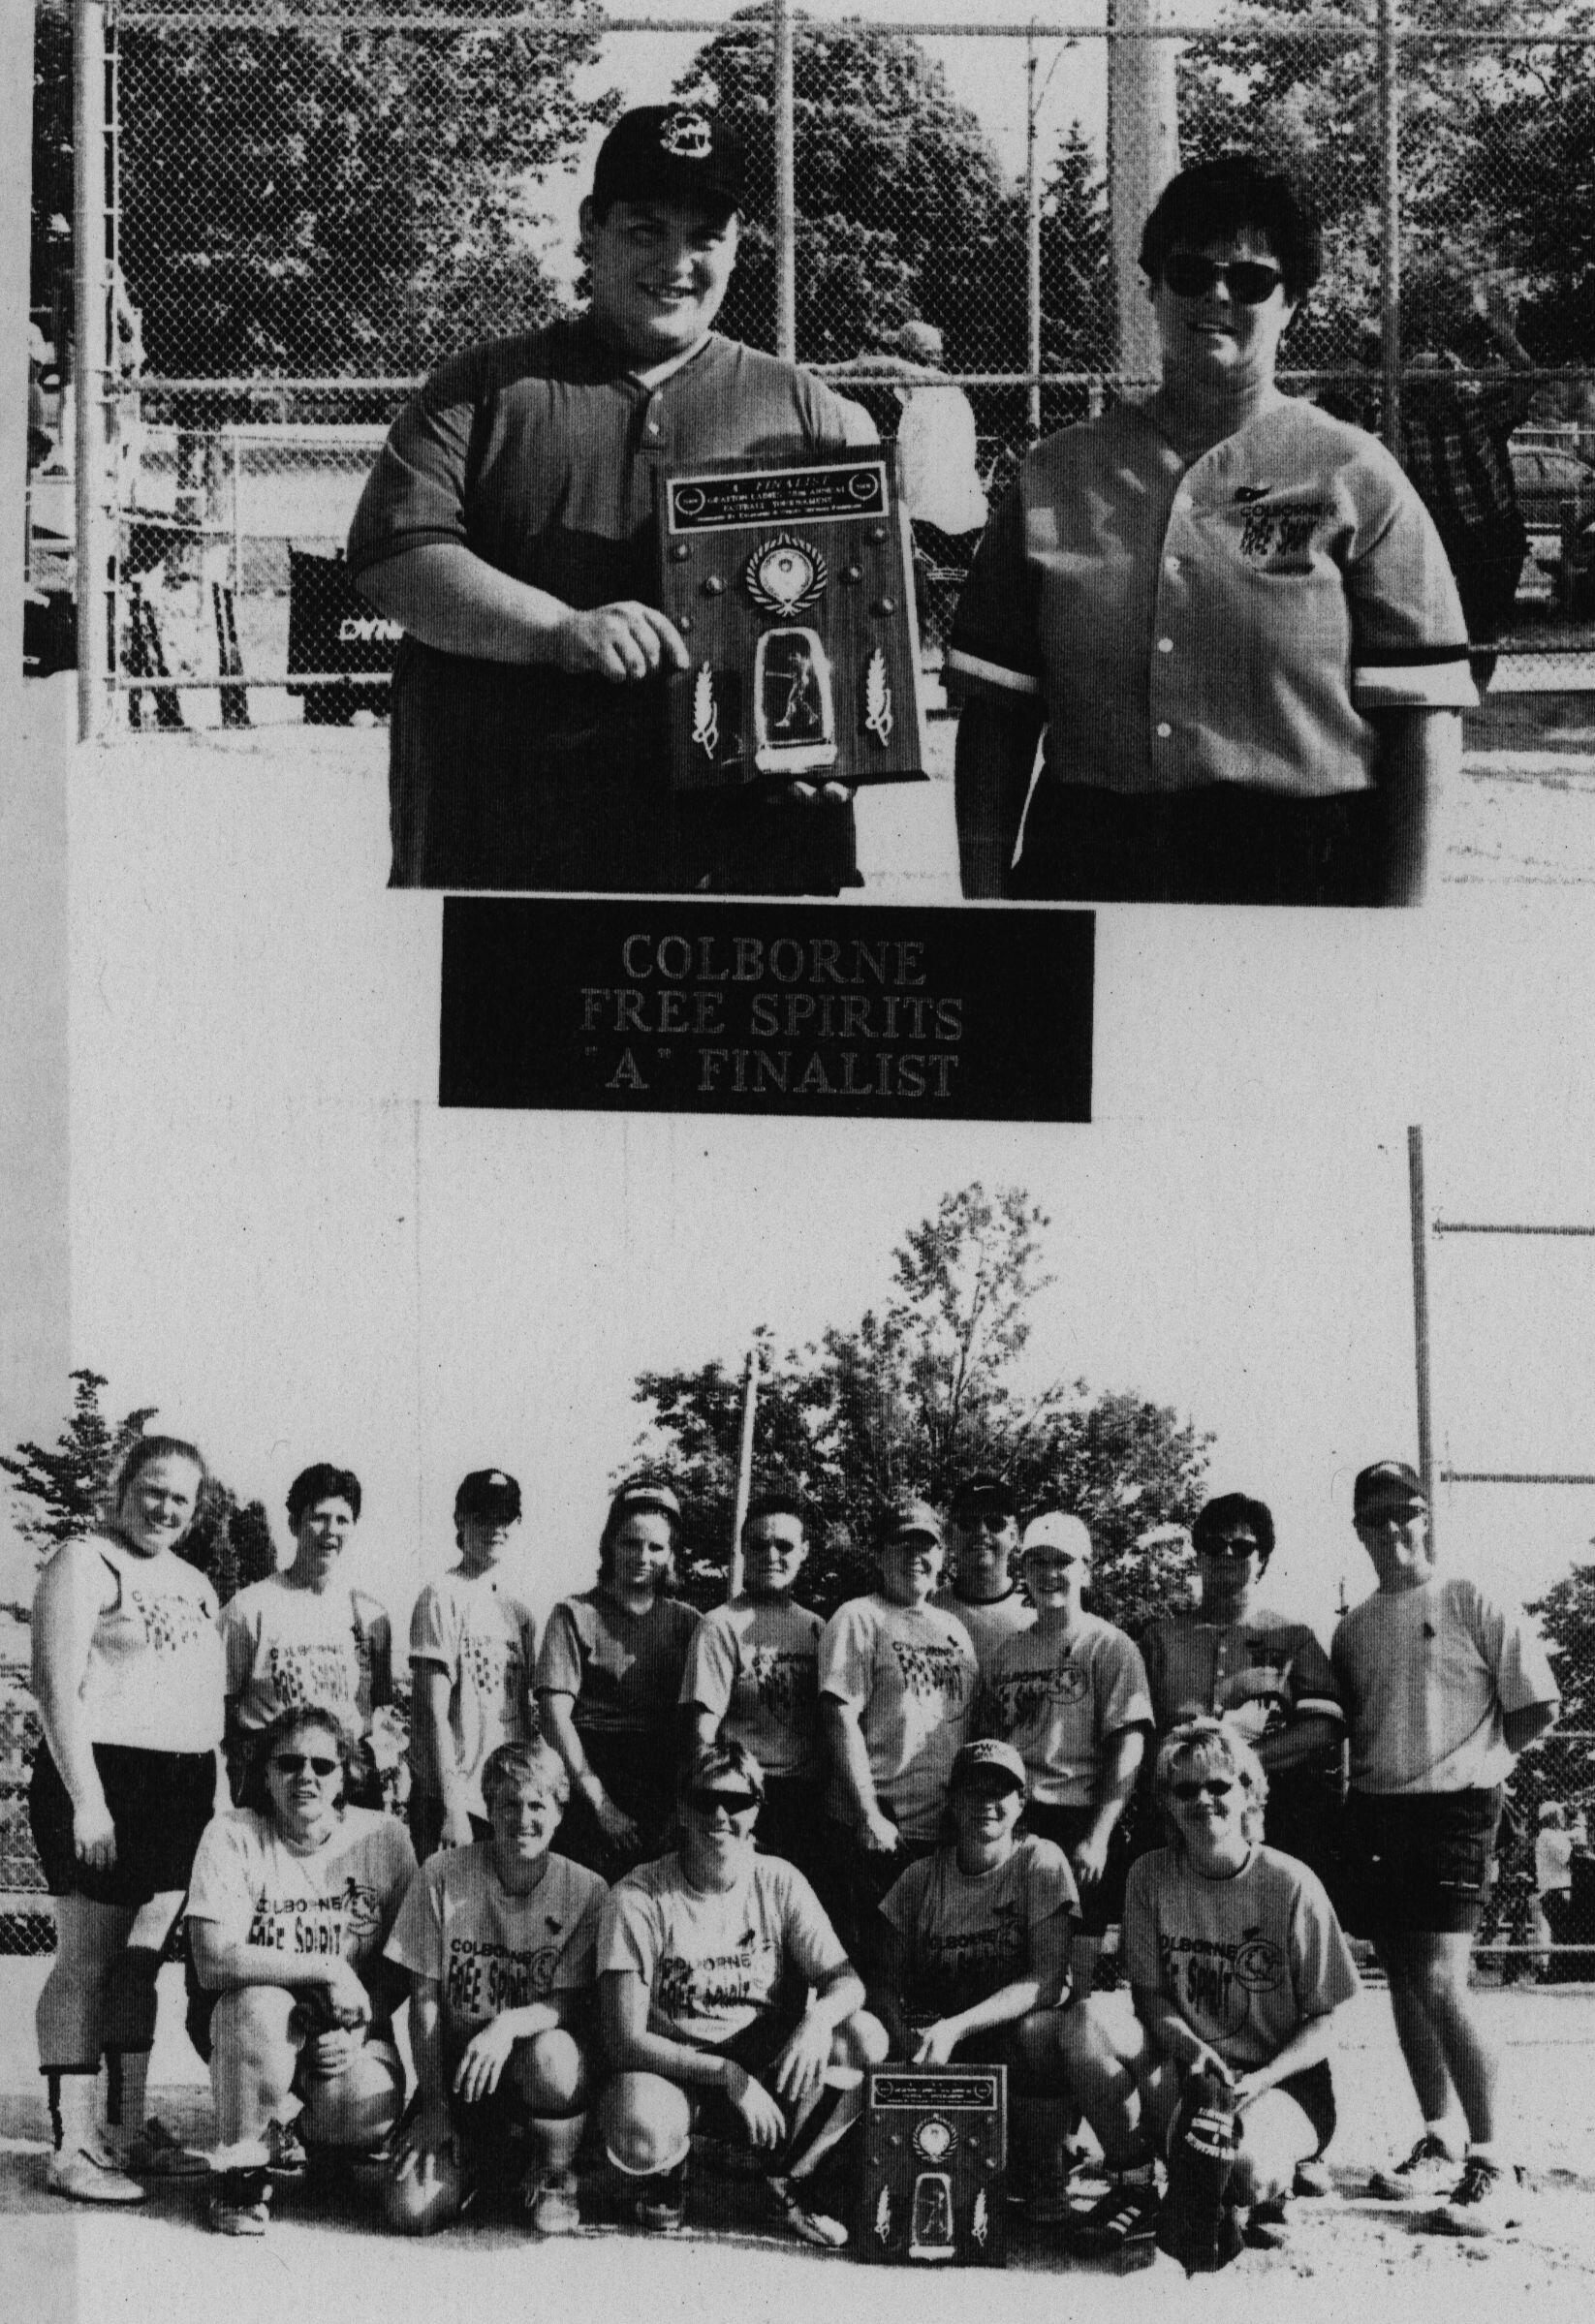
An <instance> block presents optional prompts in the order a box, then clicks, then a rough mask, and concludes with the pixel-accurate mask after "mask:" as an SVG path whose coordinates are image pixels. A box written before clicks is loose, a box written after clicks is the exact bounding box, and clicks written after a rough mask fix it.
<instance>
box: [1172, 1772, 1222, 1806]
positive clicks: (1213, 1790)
mask: <svg viewBox="0 0 1595 2324" xmlns="http://www.w3.org/2000/svg"><path fill="white" fill-rule="evenodd" d="M1234 1789H1235V1785H1234V1784H1233V1783H1232V1782H1231V1781H1230V1779H1229V1777H1228V1776H1205V1777H1204V1779H1203V1781H1202V1782H1200V1783H1176V1784H1175V1785H1174V1797H1175V1799H1176V1800H1178V1802H1179V1804H1180V1806H1181V1807H1182V1808H1188V1807H1190V1805H1191V1803H1192V1801H1193V1800H1199V1799H1201V1797H1202V1795H1203V1793H1204V1791H1205V1792H1206V1793H1207V1794H1208V1795H1209V1796H1210V1797H1211V1798H1213V1799H1215V1800H1227V1799H1228V1798H1229V1796H1230V1794H1231V1792H1232V1791H1234Z"/></svg>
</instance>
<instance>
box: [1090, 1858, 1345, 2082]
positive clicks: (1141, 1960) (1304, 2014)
mask: <svg viewBox="0 0 1595 2324" xmlns="http://www.w3.org/2000/svg"><path fill="white" fill-rule="evenodd" d="M1124 1959H1125V1967H1126V1968H1127V1969H1128V1971H1129V1976H1130V1983H1131V1984H1132V1986H1143V1987H1145V1988H1146V1989H1147V1990H1148V1991H1149V1992H1151V1993H1156V1994H1162V1995H1163V1996H1164V1997H1165V1998H1166V1999H1169V2000H1171V2001H1173V2005H1174V2007H1175V2008H1176V2009H1177V2010H1178V2012H1179V2014H1180V2016H1181V2017H1182V2018H1183V2019H1184V2020H1185V2023H1186V2024H1187V2025H1188V2026H1189V2027H1190V2029H1191V2030H1192V2032H1193V2033H1196V2034H1198V2035H1199V2036H1200V2037H1201V2039H1202V2040H1203V2041H1204V2042H1206V2043H1207V2045H1208V2047H1209V2048H1210V2049H1214V2050H1216V2051H1217V2052H1218V2054H1219V2056H1220V2058H1222V2059H1223V2061H1224V2062H1225V2064H1226V2065H1229V2066H1233V2067H1235V2070H1236V2071H1237V2072H1239V2073H1243V2074H1244V2073H1249V2072H1250V2071H1251V2069H1252V2068H1253V2067H1254V2066H1260V2065H1267V2062H1268V2061H1269V2060H1270V2059H1271V2058H1276V2057H1277V2056H1278V2055H1279V2053H1280V2051H1281V2050H1282V2049H1283V2048H1284V2047H1285V2044H1286V2043H1287V2042H1288V2041H1289V2040H1290V2038H1291V2036H1292V2034H1293V2033H1295V2032H1296V2031H1297V2030H1298V2027H1300V2026H1301V2025H1302V2024H1303V2022H1304V2021H1305V2020H1306V2019H1308V2018H1314V2017H1324V2016H1326V2015H1327V2014H1328V2013H1329V2010H1331V2009H1334V2008H1337V2007H1338V2006H1339V2004H1340V2003H1341V2002H1342V2001H1349V2000H1350V1999H1352V1997H1353V1995H1354V1994H1356V1993H1357V1991H1358V1989H1359V1986H1358V1975H1357V1968H1356V1966H1355V1964H1354V1963H1353V1961H1352V1957H1351V1951H1350V1948H1349V1947H1348V1945H1347V1943H1346V1939H1345V1937H1344V1936H1343V1935H1342V1934H1341V1929H1340V1923H1339V1922H1338V1921H1337V1920H1336V1918H1335V1916H1334V1907H1333V1906H1331V1905H1330V1903H1329V1898H1328V1897H1327V1896H1326V1895H1325V1893H1324V1886H1323V1883H1322V1881H1320V1879H1319V1877H1318V1875H1317V1874H1316V1873H1313V1872H1309V1871H1308V1869H1307V1867H1306V1866H1305V1865H1304V1864H1298V1862H1297V1861H1296V1859H1295V1857H1294V1856H1280V1855H1276V1854H1275V1852H1274V1850H1273V1849H1272V1848H1267V1847H1259V1848H1254V1849H1253V1851H1252V1856H1251V1861H1250V1863H1249V1864H1247V1865H1246V1866H1245V1868H1244V1869H1243V1870H1242V1871H1240V1872H1238V1873H1235V1874H1234V1875H1232V1876H1231V1877H1230V1878H1228V1879H1213V1880H1209V1879H1204V1877H1203V1875H1201V1874H1200V1873H1197V1872H1193V1871H1192V1870H1191V1868H1190V1866H1189V1865H1188V1864H1186V1863H1184V1862H1183V1861H1182V1860H1181V1859H1180V1858H1179V1857H1178V1856H1176V1855H1175V1854H1174V1851H1173V1848H1158V1849H1156V1850H1155V1851H1154V1852H1153V1853H1152V1854H1151V1855H1149V1856H1142V1857H1141V1858H1140V1859H1139V1860H1138V1861H1137V1862H1136V1863H1135V1864H1133V1865H1132V1866H1131V1867H1130V1877H1129V1880H1128V1881H1127V1883H1126V1885H1125V1891H1124Z"/></svg>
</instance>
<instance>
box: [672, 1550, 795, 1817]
mask: <svg viewBox="0 0 1595 2324" xmlns="http://www.w3.org/2000/svg"><path fill="white" fill-rule="evenodd" d="M825 1627H826V1626H825V1624H824V1622H822V1620H821V1619H820V1616H819V1615H818V1614H815V1613H812V1612H811V1611H810V1609H809V1608H808V1607H807V1606H798V1605H794V1604H793V1602H792V1600H791V1599H790V1598H787V1599H786V1600H784V1601H780V1600H776V1601H767V1600H765V1599H761V1598H754V1597H746V1596H744V1597H735V1598H733V1599H732V1601H731V1603H730V1605H726V1606H716V1608H715V1609H714V1611H713V1613H712V1614H705V1615H704V1619H703V1621H702V1622H701V1623H700V1624H699V1626H698V1628H697V1629H696V1631H695V1632H694V1633H693V1640H692V1644H691V1646H690V1647H689V1648H688V1650H687V1667H686V1671H685V1673H684V1675H683V1677H682V1680H681V1700H682V1702H683V1703H698V1704H701V1705H702V1707H703V1708H704V1710H705V1711H709V1712H712V1713H714V1714H715V1715H716V1716H717V1717H718V1718H719V1720H720V1733H721V1734H722V1736H725V1737H729V1738H732V1739H734V1740H735V1742H737V1743H740V1744H741V1745H742V1746H743V1748H744V1749H745V1750H747V1751H751V1752H752V1753H753V1755H754V1757H755V1758H756V1759H757V1760H758V1762H759V1764H760V1766H761V1767H762V1768H763V1769H764V1771H765V1773H766V1776H788V1777H800V1778H803V1779H804V1780H806V1781H810V1782H812V1781H814V1780H816V1779H817V1778H818V1776H819V1774H820V1767H821V1754H820V1684H819V1670H820V1634H821V1632H822V1631H823V1630H824V1628H825Z"/></svg>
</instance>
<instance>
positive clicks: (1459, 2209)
mask: <svg viewBox="0 0 1595 2324" xmlns="http://www.w3.org/2000/svg"><path fill="white" fill-rule="evenodd" d="M1522 2218H1523V2204H1522V2189H1521V2188H1520V2186H1519V2185H1518V2184H1517V2172H1516V2171H1512V2170H1508V2169H1507V2167H1506V2166H1505V2164H1503V2163H1498V2162H1487V2161H1486V2158H1485V2157H1484V2155H1482V2154H1470V2155H1469V2156H1468V2158H1467V2160H1466V2162H1465V2163H1464V2164H1463V2165H1462V2176H1461V2178H1460V2179H1458V2180H1457V2182H1456V2185H1454V2187H1453V2189H1452V2191H1451V2194H1450V2196H1449V2198H1448V2199H1447V2200H1446V2201H1445V2202H1444V2203H1442V2204H1441V2205H1440V2206H1439V2208H1438V2209H1437V2210H1435V2211H1431V2212H1430V2213H1428V2215H1427V2216H1426V2217H1425V2218H1424V2219H1423V2221H1422V2224H1423V2226H1424V2227H1426V2228H1427V2229H1428V2232H1429V2233H1430V2235H1498V2234H1499V2233H1500V2231H1501V2229H1502V2228H1503V2227H1518V2226H1521V2224H1522Z"/></svg>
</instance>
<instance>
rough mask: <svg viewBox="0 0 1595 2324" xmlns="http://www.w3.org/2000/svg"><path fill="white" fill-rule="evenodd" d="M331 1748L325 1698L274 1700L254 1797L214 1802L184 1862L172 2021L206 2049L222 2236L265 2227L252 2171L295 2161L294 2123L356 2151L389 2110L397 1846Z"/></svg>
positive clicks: (398, 1837)
mask: <svg viewBox="0 0 1595 2324" xmlns="http://www.w3.org/2000/svg"><path fill="white" fill-rule="evenodd" d="M349 1749H350V1747H349V1744H348V1740H347V1738H346V1737H345V1735H344V1732H343V1729H342V1727H341V1726H340V1725H339V1722H338V1720H337V1719H336V1717H335V1715H334V1714H333V1713H332V1712H330V1711H323V1710H320V1709H310V1710H305V1711H285V1712H284V1713H283V1714H282V1715H281V1717H280V1718H278V1719H275V1720H272V1722H271V1724H270V1726H268V1727H267V1728H266V1733H265V1734H264V1735H263V1737H262V1738H261V1744H260V1749H259V1754H258V1757H257V1760H256V1767H255V1772H254V1774H253V1776H252V1779H251V1786H250V1795H249V1796H250V1797H251V1799H252V1800H254V1801H256V1802H258V1803H259V1804H258V1805H255V1806H247V1807H244V1808H241V1809H239V1810H237V1811H236V1812H235V1813H234V1814H231V1815H222V1816H218V1817H217V1819H216V1821H215V1822H214V1823H213V1824H211V1825H210V1827H209V1829H208V1830H207V1831H206V1833H205V1836H204V1838H203V1840H202V1841H201V1843H200V1849H199V1854H198V1855H197V1856H196V1857H195V1860H194V1877H193V1882H192V1884H191V1886H190V1889H189V1897H188V1926H189V1940H190V1945H191V1948H192V1952H193V1960H194V1970H195V1978H196V1984H197V1990H196V1992H195V1995H194V2002H195V2006H194V2007H193V2008H191V2010H190V2012H189V2030H190V2032H191V2034H192V2035H193V2036H194V2041H195V2047H196V2048H197V2049H199V2050H200V2052H201V2054H202V2056H208V2058H209V2060H210V2081H211V2088H212V2090H213V2091H214V2092H215V2097H216V2122H217V2137H218V2142H219V2143H218V2146H217V2148H216V2149H215V2151H214V2152H213V2153H212V2155H211V2163H212V2167H213V2168H214V2169H216V2170H217V2171H218V2172H219V2173H220V2174H221V2176H220V2179H219V2181H218V2185H217V2189H216V2196H215V2201H214V2204H213V2206H212V2224H213V2225H215V2226H216V2227H217V2228H219V2229H220V2230H221V2231H222V2233H223V2234H226V2235H261V2234H264V2233H265V2230H266V2199H267V2195H268V2192H269V2185H270V2178H271V2177H272V2176H276V2177H285V2176H297V2174H298V2172H299V2171H300V2170H302V2168H303V2154H302V2149H301V2148H300V2145H299V2139H300V2136H302V2138H303V2139H304V2141H305V2142H307V2143H309V2144H312V2145H315V2146H319V2147H332V2148H340V2149H343V2150H345V2151H346V2152H352V2153H354V2154H367V2155H369V2154H373V2153H374V2152H375V2151H377V2150H379V2149H380V2148H381V2147H382V2146H383V2145H384V2142H385V2141H386V2140H387V2137H388V2134H389V2132H390V2131H391V2129H392V2127H393V2125H394V2123H396V2122H397V2121H398V2119H399V2115H400V2113H401V2112H402V2109H403V2104H404V2068H403V2066H402V2064H401V2063H400V2061H399V2055H398V2052H397V2050H396V2049H395V2048H394V2047H393V2036H392V2026H391V2018H392V2011H393V2006H394V2003H395V2002H396V2000H397V1999H399V1998H400V1996H401V1994H402V1991H403V1980H402V1978H401V1977H400V1976H399V1975H398V1973H397V1971H396V1970H394V1969H392V1968H390V1967H389V1966H388V1965H387V1964H386V1963H385V1962H384V1959H383V1946H384V1945H385V1944H386V1943H387V1941H388V1937H389V1933H390V1931H391V1928H392V1926H393V1923H394V1920H395V1919H396V1918H397V1915H398V1909H399V1906H400V1905H401V1904H402V1903H403V1901H404V1895H405V1891H406V1889H407V1888H408V1887H409V1885H410V1882H411V1880H412V1879H413V1878H414V1876H415V1870H416V1858H415V1851H414V1849H413V1848H412V1847H411V1845H410V1836H409V1834H408V1833H407V1832H406V1831H405V1829H404V1826H403V1825H402V1824H401V1823H399V1822H397V1821H396V1819H395V1818H394V1817H392V1816H391V1815H382V1814H379V1813H377V1812H376V1811H375V1810H374V1809H370V1808H353V1807H350V1806H348V1805H347V1804H346V1797H345V1784H346V1782H347V1780H348V1770H349V1759H348V1753H349ZM296 2117H297V2129H296V2130H295V2131H293V2132H290V2130H289V2127H288V2126H289V2124H290V2123H294V2122H295V2118H296Z"/></svg>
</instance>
